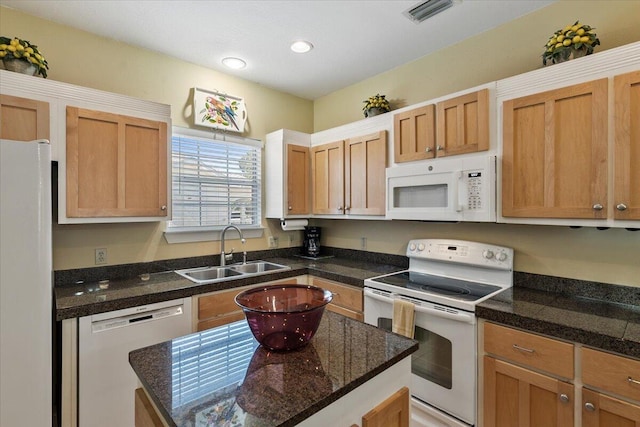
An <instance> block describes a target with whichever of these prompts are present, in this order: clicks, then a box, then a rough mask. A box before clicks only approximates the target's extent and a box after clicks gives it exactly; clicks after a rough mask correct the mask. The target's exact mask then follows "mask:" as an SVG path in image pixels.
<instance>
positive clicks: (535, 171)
mask: <svg viewBox="0 0 640 427" xmlns="http://www.w3.org/2000/svg"><path fill="white" fill-rule="evenodd" d="M503 113H504V117H503V159H502V215H503V216H505V217H535V218H585V219H587V218H588V219H605V218H606V217H607V79H601V80H595V81H591V82H587V83H583V84H578V85H574V86H570V87H565V88H561V89H556V90H550V91H547V92H542V93H538V94H534V95H530V96H525V97H522V98H517V99H512V100H508V101H505V102H504V104H503Z"/></svg>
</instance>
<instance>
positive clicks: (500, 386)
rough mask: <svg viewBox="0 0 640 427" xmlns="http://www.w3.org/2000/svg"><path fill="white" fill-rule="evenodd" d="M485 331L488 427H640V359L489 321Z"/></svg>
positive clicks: (485, 416) (484, 426)
mask: <svg viewBox="0 0 640 427" xmlns="http://www.w3.org/2000/svg"><path fill="white" fill-rule="evenodd" d="M482 331H483V341H484V348H483V350H484V356H483V357H482V363H483V365H484V369H483V386H482V392H483V394H482V396H481V401H482V402H483V404H482V409H483V415H482V420H483V424H482V427H537V426H545V427H547V426H551V427H563V426H566V427H574V425H575V427H577V426H581V427H640V360H637V359H632V358H629V357H625V356H622V355H616V354H611V353H607V352H604V351H600V350H595V349H591V348H588V347H581V346H579V345H578V348H576V345H575V344H573V343H567V342H563V341H559V340H555V339H552V338H547V337H543V336H540V335H538V334H532V333H528V332H524V331H520V330H516V329H513V328H509V327H505V326H500V325H496V324H493V323H489V322H484V323H483V329H482ZM574 353H575V355H574ZM574 359H575V365H574ZM574 366H576V367H578V368H579V372H575V373H574ZM578 392H581V394H582V401H581V402H580V399H579V394H578ZM576 395H577V396H578V397H577V400H578V402H576V398H575V396H576Z"/></svg>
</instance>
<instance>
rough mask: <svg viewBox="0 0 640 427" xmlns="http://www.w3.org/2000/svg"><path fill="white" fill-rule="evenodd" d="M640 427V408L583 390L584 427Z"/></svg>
mask: <svg viewBox="0 0 640 427" xmlns="http://www.w3.org/2000/svg"><path fill="white" fill-rule="evenodd" d="M613 426H615V427H640V406H638V405H634V404H632V403H629V402H625V401H622V400H619V399H616V398H613V397H609V396H606V395H604V394H601V393H597V392H595V391H592V390H588V389H586V388H583V389H582V427H613Z"/></svg>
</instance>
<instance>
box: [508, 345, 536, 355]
mask: <svg viewBox="0 0 640 427" xmlns="http://www.w3.org/2000/svg"><path fill="white" fill-rule="evenodd" d="M513 348H515V349H516V350H518V351H522V352H525V353H535V352H536V351H535V350H533V349H530V348H525V347H520V346H519V345H518V344H513Z"/></svg>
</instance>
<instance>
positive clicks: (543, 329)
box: [476, 272, 640, 358]
mask: <svg viewBox="0 0 640 427" xmlns="http://www.w3.org/2000/svg"><path fill="white" fill-rule="evenodd" d="M476 315H477V316H478V317H481V318H484V319H487V320H491V321H494V322H498V323H502V324H505V325H509V326H514V327H517V328H520V329H524V330H527V331H531V332H537V333H541V334H545V335H549V336H551V337H555V338H560V339H564V340H568V341H574V342H578V343H581V344H584V345H588V346H591V347H595V348H600V349H603V350H608V351H613V352H616V353H621V354H624V355H627V356H631V357H636V358H640V288H636V287H630V286H618V285H607V284H602V283H594V282H585V281H579V280H573V279H562V278H556V277H549V276H541V275H534V274H526V273H517V272H516V273H515V275H514V287H513V288H511V289H507V290H505V291H503V292H501V293H500V294H498V295H496V296H495V297H493V298H491V299H488V300H486V301H484V302H481V303H480V304H479V305H478V306H477V307H476Z"/></svg>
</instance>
